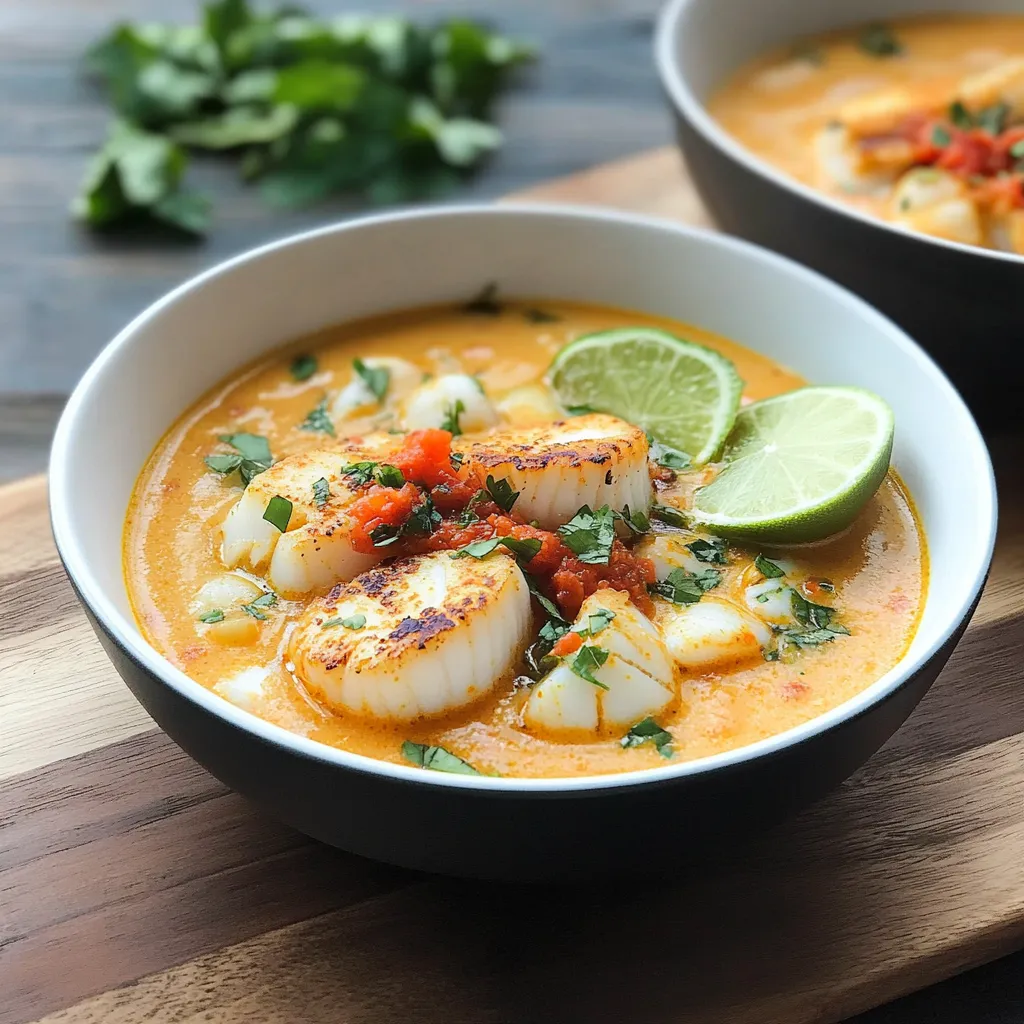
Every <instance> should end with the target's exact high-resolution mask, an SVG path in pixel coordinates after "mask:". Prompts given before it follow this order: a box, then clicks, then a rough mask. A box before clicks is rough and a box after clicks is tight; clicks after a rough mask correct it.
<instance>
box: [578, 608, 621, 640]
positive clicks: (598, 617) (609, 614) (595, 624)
mask: <svg viewBox="0 0 1024 1024" xmlns="http://www.w3.org/2000/svg"><path fill="white" fill-rule="evenodd" d="M614 618H615V612H613V611H609V610H608V609H607V608H598V609H597V611H596V612H593V613H591V614H590V615H588V616H587V625H586V627H585V628H583V629H580V630H577V632H578V633H579V635H580V636H583V637H587V636H590V637H594V636H597V634H598V633H600V632H601V630H602V629H605V628H606V627H607V626H608V624H609V623H610V622H611V621H612V619H614Z"/></svg>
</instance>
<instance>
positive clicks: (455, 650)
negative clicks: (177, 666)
mask: <svg viewBox="0 0 1024 1024" xmlns="http://www.w3.org/2000/svg"><path fill="white" fill-rule="evenodd" d="M530 617H531V610H530V594H529V590H528V588H527V585H526V580H525V578H524V577H523V574H522V571H521V570H520V569H519V567H518V566H517V565H516V563H515V561H514V560H513V559H512V558H509V557H508V556H506V555H503V554H498V553H493V554H491V555H488V556H487V557H486V558H484V559H481V560H477V559H474V558H453V557H452V553H451V552H448V551H439V552H435V553H432V554H428V555H419V556H416V557H413V558H405V559H400V560H398V561H396V562H393V563H391V564H389V565H385V566H380V567H377V568H375V569H371V570H369V571H368V572H365V573H363V574H361V575H360V576H357V577H356V578H355V579H354V580H352V581H351V582H350V583H348V584H345V585H339V586H337V587H335V588H334V589H333V590H332V591H331V593H330V594H329V595H328V596H327V597H326V598H323V599H320V600H318V601H316V602H314V603H313V605H312V606H311V607H310V608H309V609H308V610H307V611H306V613H305V614H304V615H303V617H302V619H301V620H300V621H299V623H298V625H297V626H296V628H295V631H294V632H293V633H292V636H291V639H290V642H289V657H290V660H291V661H292V663H293V664H294V666H295V667H294V672H295V676H296V678H297V679H298V680H300V681H301V682H302V683H303V685H304V686H305V687H306V688H307V689H308V690H309V691H310V693H312V694H313V695H314V697H316V698H317V699H318V700H320V701H322V702H323V704H325V705H326V706H327V707H328V708H330V709H331V710H333V711H337V712H345V713H349V714H355V715H360V716H363V717H372V718H380V719H393V720H400V721H409V720H411V719H416V718H421V717H428V716H434V715H440V714H443V713H445V712H450V711H453V710H456V709H457V708H461V707H463V706H465V705H466V704H469V703H471V702H472V701H474V700H477V699H478V698H480V697H481V696H483V695H484V694H487V693H489V692H490V691H491V690H493V689H494V687H495V686H496V685H497V684H498V682H499V681H500V680H501V679H502V678H503V677H504V676H505V675H506V674H507V673H508V672H509V670H510V669H511V668H512V666H513V664H514V663H515V662H516V661H517V660H518V658H519V656H520V654H521V652H522V649H523V647H524V645H525V642H526V637H527V632H528V630H529V627H530Z"/></svg>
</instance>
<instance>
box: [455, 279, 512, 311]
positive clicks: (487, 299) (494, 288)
mask: <svg viewBox="0 0 1024 1024" xmlns="http://www.w3.org/2000/svg"><path fill="white" fill-rule="evenodd" d="M502 309H503V307H502V305H501V303H500V302H498V285H497V284H496V283H495V282H494V281H490V282H488V283H487V284H485V285H484V286H483V288H481V289H480V291H479V292H477V294H476V295H475V296H474V297H473V298H472V299H470V300H469V302H467V303H464V304H463V306H462V312H463V313H469V314H471V315H473V316H501V313H502Z"/></svg>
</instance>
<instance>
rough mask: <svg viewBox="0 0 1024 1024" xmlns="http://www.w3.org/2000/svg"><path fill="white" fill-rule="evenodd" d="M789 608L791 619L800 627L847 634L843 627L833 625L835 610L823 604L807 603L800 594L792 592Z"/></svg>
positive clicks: (847, 631)
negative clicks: (791, 613) (790, 608)
mask: <svg viewBox="0 0 1024 1024" xmlns="http://www.w3.org/2000/svg"><path fill="white" fill-rule="evenodd" d="M791 607H792V609H793V618H794V619H796V621H797V622H799V623H800V624H801V625H802V626H811V627H812V628H814V629H831V630H832V631H833V632H835V633H849V630H848V629H847V628H846V627H845V626H840V625H838V624H837V625H833V624H832V618H833V616H834V615H835V609H834V608H829V607H828V606H827V605H824V604H815V603H814V602H813V601H808V600H807V599H806V598H805V597H803V596H802V595H801V594H799V593H797V591H796V590H793V591H792V593H791Z"/></svg>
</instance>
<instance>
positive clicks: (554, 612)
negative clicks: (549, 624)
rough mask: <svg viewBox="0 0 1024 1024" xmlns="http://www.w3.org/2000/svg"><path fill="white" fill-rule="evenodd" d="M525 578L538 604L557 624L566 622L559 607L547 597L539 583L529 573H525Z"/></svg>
mask: <svg viewBox="0 0 1024 1024" xmlns="http://www.w3.org/2000/svg"><path fill="white" fill-rule="evenodd" d="M523 576H525V577H526V586H527V588H528V589H529V591H530V593H531V594H532V595H533V596H534V597H535V598H536V599H537V603H538V604H539V605H540V606H541V608H543V609H544V611H545V612H547V614H548V615H550V616H551V618H552V619H554V620H555V621H557V622H565V618H564V617H563V616H562V613H561V612H560V611H559V610H558V605H556V604H555V602H554V601H552V600H551V598H549V597H546V596H545V595H544V594H543V593H542V592H541V589H540V587H539V586H538V584H537V581H536V580H535V579H534V578H533V576H531V575H530V574H529V573H528V572H524V573H523Z"/></svg>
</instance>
